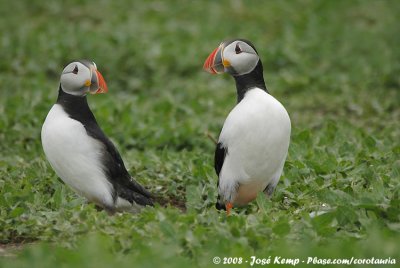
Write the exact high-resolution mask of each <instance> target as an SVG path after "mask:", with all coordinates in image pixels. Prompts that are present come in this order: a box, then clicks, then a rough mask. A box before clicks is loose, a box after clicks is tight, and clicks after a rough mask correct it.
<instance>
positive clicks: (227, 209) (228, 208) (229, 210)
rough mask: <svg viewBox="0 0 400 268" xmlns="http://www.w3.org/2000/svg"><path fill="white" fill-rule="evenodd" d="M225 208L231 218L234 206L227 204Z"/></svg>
mask: <svg viewBox="0 0 400 268" xmlns="http://www.w3.org/2000/svg"><path fill="white" fill-rule="evenodd" d="M225 207H226V215H227V216H229V215H230V214H231V209H232V208H233V204H232V203H226V205H225Z"/></svg>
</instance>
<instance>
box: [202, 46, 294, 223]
mask: <svg viewBox="0 0 400 268" xmlns="http://www.w3.org/2000/svg"><path fill="white" fill-rule="evenodd" d="M203 69H204V70H206V71H207V72H209V73H211V74H221V73H228V74H230V75H231V76H233V78H234V80H235V83H236V92H237V104H236V106H235V107H234V108H233V109H232V110H231V111H230V113H229V115H228V117H227V118H226V120H225V122H224V125H223V127H222V130H221V133H220V135H219V138H218V143H217V144H216V149H215V154H214V167H215V172H216V174H217V176H218V183H217V187H218V197H217V202H216V208H217V209H218V210H226V213H227V214H228V215H229V214H230V211H231V209H232V208H233V207H242V206H245V205H247V204H248V203H249V202H251V201H252V200H254V199H255V198H256V197H257V195H258V193H260V192H264V193H265V195H266V197H270V196H271V195H272V194H273V192H274V189H275V187H276V185H277V184H278V181H279V178H280V177H281V174H282V170H283V166H284V164H285V161H286V157H287V153H288V148H289V143H290V132H291V122H290V118H289V115H288V113H287V111H286V109H285V108H284V106H283V105H282V104H281V103H280V102H279V101H278V100H277V99H275V98H274V97H273V96H271V95H270V94H269V91H268V90H267V87H266V85H265V81H264V75H263V66H262V63H261V59H260V57H259V55H258V53H257V50H256V48H255V47H254V45H253V44H252V43H251V42H250V41H248V40H245V39H233V40H228V41H224V42H222V43H221V44H220V45H219V46H218V47H217V48H216V49H214V50H213V52H212V53H211V54H210V55H209V56H208V57H207V59H206V61H205V62H204V65H203Z"/></svg>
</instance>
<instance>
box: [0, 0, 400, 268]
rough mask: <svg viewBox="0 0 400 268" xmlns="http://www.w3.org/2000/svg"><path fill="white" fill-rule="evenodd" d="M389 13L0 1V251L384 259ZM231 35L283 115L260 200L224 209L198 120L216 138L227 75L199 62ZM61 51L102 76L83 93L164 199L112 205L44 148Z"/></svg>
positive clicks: (229, 92)
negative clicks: (67, 181) (267, 188)
mask: <svg viewBox="0 0 400 268" xmlns="http://www.w3.org/2000/svg"><path fill="white" fill-rule="evenodd" d="M399 12H400V4H399V3H398V2H397V1H311V0H310V1H306V0H304V1H267V2H265V1H252V2H248V1H218V2H216V1H202V2H200V1H197V2H180V1H169V2H168V3H167V2H165V1H152V2H143V1H127V0H126V1H105V0H104V1H101V0H100V1H96V2H89V1H79V0H76V1H69V2H68V4H67V3H64V4H61V3H60V2H58V1H53V2H43V1H29V2H28V1H12V2H7V3H5V2H4V1H2V2H1V3H0V15H1V16H0V32H1V35H0V58H1V59H2V60H1V61H0V81H1V84H0V87H1V89H0V151H1V155H0V230H1V232H0V243H1V245H0V254H1V255H2V256H3V257H0V266H1V267H26V266H29V267H54V266H56V265H60V264H62V265H63V267H69V266H78V265H79V266H80V267H109V266H110V265H114V264H116V263H118V264H119V265H121V267H131V266H133V265H135V266H137V267H155V266H156V265H157V266H162V267H187V266H189V265H191V266H197V267H210V266H213V264H212V258H213V257H214V256H219V257H221V258H223V257H243V258H249V256H251V255H255V256H257V257H260V258H268V256H283V257H285V258H295V257H300V258H303V259H305V260H306V258H307V257H308V256H317V257H320V258H324V257H325V258H347V257H352V256H354V257H356V258H366V257H375V258H387V257H391V258H397V262H399V261H400V259H399V258H400V254H399V252H400V247H399V242H398V241H399V239H400V198H399V197H400V160H399V159H400V142H399V140H400V128H399V121H400V106H399V103H400V76H399V73H400V50H399V48H398V44H399V43H400V28H399V27H398V18H397V17H398V14H399ZM228 37H242V38H247V39H249V40H251V41H252V42H253V43H254V44H255V45H256V47H257V49H258V51H259V53H260V55H261V58H262V59H263V63H264V73H265V78H266V81H267V86H268V88H269V90H270V92H271V93H272V94H273V95H274V96H275V97H276V98H277V99H279V100H280V101H281V102H282V104H283V105H284V106H285V107H286V108H287V110H288V112H289V114H290V116H291V119H292V128H293V132H292V139H291V145H290V149H289V156H288V160H287V162H286V165H285V168H284V174H283V176H282V178H281V180H280V182H279V185H278V187H277V189H276V192H275V194H274V196H273V197H272V199H271V200H265V199H264V198H262V196H259V197H258V198H257V200H256V202H253V203H252V204H250V205H249V206H248V207H247V208H243V209H236V210H235V212H234V213H233V216H231V217H226V215H225V214H224V213H219V212H217V211H216V210H215V209H214V207H213V204H214V202H215V199H216V180H217V178H216V175H215V173H214V170H213V166H212V163H213V152H214V144H213V143H212V141H211V140H210V139H208V138H207V135H206V134H205V133H206V132H210V133H211V135H212V136H215V137H217V136H218V134H219V131H220V128H221V126H222V124H223V121H224V119H225V117H226V115H227V114H228V113H229V111H230V109H231V108H232V107H233V106H234V104H235V101H236V96H235V90H234V83H233V81H232V79H231V78H230V77H228V76H227V75H226V76H210V75H208V74H206V73H204V72H203V71H202V70H201V67H202V64H203V61H204V60H205V58H206V57H207V55H208V53H210V52H211V51H212V49H214V48H215V47H216V46H217V45H218V44H219V43H220V42H221V41H222V40H223V39H226V38H228ZM76 58H89V59H92V60H94V61H95V62H96V64H97V66H98V68H99V70H100V71H101V72H102V73H103V75H104V76H105V79H106V80H107V82H108V86H109V89H110V91H109V94H105V95H101V96H90V97H89V103H90V106H91V108H92V110H93V111H94V113H95V115H96V117H97V119H98V121H99V123H100V125H101V126H102V128H103V129H104V131H105V132H106V133H107V134H108V135H109V136H110V137H111V138H112V140H113V142H114V143H115V144H116V145H117V147H118V148H119V150H120V152H121V154H122V156H123V159H124V160H125V163H126V166H127V167H128V168H129V170H130V172H131V173H132V174H134V175H135V177H136V178H137V180H138V181H139V182H140V183H142V184H143V185H145V186H146V187H147V188H148V189H149V190H150V191H151V192H154V193H155V194H156V195H157V196H158V200H162V203H161V204H159V205H157V206H156V207H155V208H148V209H145V210H143V212H142V213H140V214H137V215H130V214H122V215H117V216H113V217H109V216H108V215H107V214H106V213H104V212H98V211H96V209H95V207H94V206H93V205H91V204H87V203H86V202H85V200H84V199H83V198H80V197H78V196H77V195H76V194H75V193H74V192H72V190H70V189H69V188H68V187H66V186H65V185H64V184H63V183H62V182H61V181H60V179H58V178H57V176H56V175H55V173H54V172H53V171H52V169H51V167H50V166H49V164H48V163H47V161H46V159H45V157H44V154H43V152H42V148H41V143H40V130H41V125H42V123H43V121H44V118H45V116H46V114H47V112H48V110H49V109H50V107H51V105H52V104H53V103H54V102H55V98H56V95H57V88H58V79H59V74H60V72H61V70H62V68H63V66H64V64H65V63H67V62H69V61H70V60H72V59H76ZM310 214H311V215H316V216H315V217H311V216H310ZM246 265H247V264H246ZM215 266H217V265H215ZM235 266H241V265H235Z"/></svg>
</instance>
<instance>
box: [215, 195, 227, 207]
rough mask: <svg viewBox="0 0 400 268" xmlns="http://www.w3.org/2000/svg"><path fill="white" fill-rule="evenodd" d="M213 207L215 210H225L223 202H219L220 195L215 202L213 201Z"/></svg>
mask: <svg viewBox="0 0 400 268" xmlns="http://www.w3.org/2000/svg"><path fill="white" fill-rule="evenodd" d="M215 208H216V209H217V210H226V206H225V203H224V202H221V196H220V195H218V197H217V202H216V203H215Z"/></svg>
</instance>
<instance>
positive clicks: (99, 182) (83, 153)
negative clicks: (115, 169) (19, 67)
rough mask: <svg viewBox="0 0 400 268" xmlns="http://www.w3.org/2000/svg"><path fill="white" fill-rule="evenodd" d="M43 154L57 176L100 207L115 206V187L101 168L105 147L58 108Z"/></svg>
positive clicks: (45, 133)
mask: <svg viewBox="0 0 400 268" xmlns="http://www.w3.org/2000/svg"><path fill="white" fill-rule="evenodd" d="M42 145H43V150H44V152H45V154H46V157H47V159H48V160H49V162H50V164H51V166H52V167H53V169H54V170H55V172H56V173H57V175H58V176H59V177H60V178H61V179H62V180H63V181H64V182H65V183H66V184H68V185H69V186H71V187H72V188H73V189H74V190H75V191H76V192H78V193H80V194H81V195H83V196H85V197H86V198H87V199H89V200H90V201H92V202H95V203H97V204H98V205H100V206H108V207H112V206H113V203H114V202H113V198H112V195H111V193H112V185H111V183H110V182H109V181H108V180H107V178H106V176H105V174H104V171H103V169H102V164H101V154H102V150H103V145H102V144H101V143H100V142H99V141H97V140H95V139H93V138H92V137H90V136H89V135H88V134H87V133H86V130H85V128H84V126H83V125H82V124H81V123H80V122H79V121H77V120H74V119H72V118H70V117H69V116H68V114H67V113H65V111H64V109H63V108H62V107H61V106H60V105H59V104H55V105H54V106H53V107H52V108H51V110H50V112H49V114H48V115H47V117H46V120H45V122H44V124H43V127H42Z"/></svg>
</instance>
